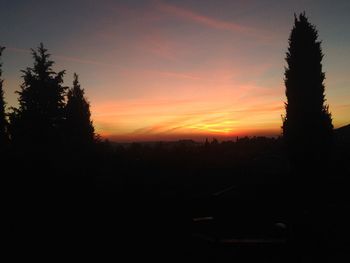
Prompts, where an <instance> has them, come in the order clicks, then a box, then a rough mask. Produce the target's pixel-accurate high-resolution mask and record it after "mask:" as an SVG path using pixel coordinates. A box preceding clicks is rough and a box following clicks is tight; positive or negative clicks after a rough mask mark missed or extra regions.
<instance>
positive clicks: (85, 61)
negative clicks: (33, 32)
mask: <svg viewBox="0 0 350 263" xmlns="http://www.w3.org/2000/svg"><path fill="white" fill-rule="evenodd" d="M6 49H7V50H9V51H12V52H16V53H26V54H31V53H32V52H31V50H29V49H23V48H16V47H8V48H6ZM51 57H52V58H55V59H57V60H62V61H68V62H75V63H79V64H85V65H94V66H106V67H117V68H121V66H119V65H115V64H109V63H105V62H101V61H98V60H92V59H83V58H78V57H71V56H62V55H51Z"/></svg>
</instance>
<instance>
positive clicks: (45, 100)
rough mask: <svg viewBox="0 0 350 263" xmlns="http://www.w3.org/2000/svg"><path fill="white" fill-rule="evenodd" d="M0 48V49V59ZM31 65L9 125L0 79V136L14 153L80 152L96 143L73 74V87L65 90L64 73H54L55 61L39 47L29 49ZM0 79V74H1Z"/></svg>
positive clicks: (10, 114)
mask: <svg viewBox="0 0 350 263" xmlns="http://www.w3.org/2000/svg"><path fill="white" fill-rule="evenodd" d="M2 50H3V48H1V49H0V55H1V51H2ZM32 56H33V59H34V64H33V66H32V67H28V68H26V69H25V70H22V71H21V72H22V73H23V75H22V79H23V82H22V84H21V86H20V90H19V91H17V92H16V93H17V94H18V104H19V106H18V107H16V108H14V107H13V108H11V110H10V113H9V114H8V117H9V118H8V120H9V121H8V122H7V118H6V113H5V102H4V98H3V90H2V83H3V81H2V80H1V79H0V95H1V96H0V136H1V144H4V142H5V141H6V139H7V138H9V139H10V142H11V144H12V145H13V146H14V148H16V149H20V150H22V151H23V150H24V151H27V150H29V151H32V150H35V151H43V150H45V151H46V150H57V149H60V148H63V147H66V148H70V149H81V148H82V147H85V146H88V145H92V144H93V143H94V142H95V141H96V136H95V132H94V127H93V124H92V121H91V114H90V105H89V102H88V101H87V100H86V98H85V95H84V90H83V89H82V88H81V87H80V84H79V82H78V75H77V74H74V82H73V87H72V88H68V87H66V86H64V84H63V82H64V80H63V77H64V75H65V71H64V70H62V71H59V72H56V71H54V70H53V65H54V61H52V60H51V59H50V54H49V53H48V52H47V49H45V48H44V45H43V44H42V43H41V44H40V46H39V47H38V48H37V50H34V49H32ZM0 77H1V71H0Z"/></svg>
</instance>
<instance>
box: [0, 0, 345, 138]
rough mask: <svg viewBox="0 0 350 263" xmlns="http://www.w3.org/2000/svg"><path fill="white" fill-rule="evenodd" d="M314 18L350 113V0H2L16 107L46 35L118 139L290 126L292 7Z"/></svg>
mask: <svg viewBox="0 0 350 263" xmlns="http://www.w3.org/2000/svg"><path fill="white" fill-rule="evenodd" d="M303 11H305V12H306V15H307V16H308V17H309V21H310V22H311V23H312V24H314V25H316V28H317V30H318V31H319V39H320V40H322V49H323V52H324V54H325V56H324V59H323V70H324V71H325V73H326V80H325V85H326V99H327V103H328V104H329V107H330V111H331V112H332V116H333V124H334V126H335V127H340V126H343V125H346V124H349V123H350V76H349V73H350V72H349V70H350V27H349V26H350V16H349V13H350V1H347V0H345V1H340V0H339V1H322V0H317V1H312V0H305V1H297V0H296V1H290V2H288V1H277V0H276V1H272V0H270V1H267V0H266V1H262V0H254V1H253V0H244V1H243V0H240V1H234V0H212V1H209V0H196V1H194V0H177V1H175V0H144V1H142V0H138V1H136V0H114V1H112V0H99V1H95V0H93V1H92V0H60V1H50V0H46V1H41V0H26V1H22V0H0V45H2V46H5V47H6V50H5V52H4V54H3V57H2V63H3V71H4V72H3V77H4V79H5V83H4V85H5V86H4V90H5V99H6V101H7V104H8V107H10V106H17V95H16V94H15V91H16V90H18V89H19V86H20V84H21V83H22V79H21V75H22V74H21V72H20V71H21V70H23V69H25V68H27V67H30V66H32V65H33V59H32V57H31V53H30V48H36V47H37V46H38V45H39V43H40V42H43V43H44V45H45V47H46V48H47V49H48V50H49V53H51V54H52V57H51V58H52V59H53V60H54V61H55V65H54V70H56V71H60V70H62V69H65V70H66V75H65V84H66V85H68V86H72V80H73V74H74V72H76V73H77V74H78V75H79V78H80V82H81V86H82V87H83V88H84V89H85V93H86V96H87V98H88V100H89V102H90V105H91V113H92V119H93V123H94V126H95V129H96V132H97V133H99V134H100V135H101V136H102V137H105V138H109V139H111V140H116V141H144V140H177V139H198V140H202V139H203V138H206V137H208V138H212V137H216V138H219V139H231V138H235V137H236V136H245V135H248V136H253V135H266V136H276V135H279V134H281V125H282V119H281V116H282V115H283V114H284V102H285V101H286V98H285V87H284V69H285V66H286V62H285V53H286V51H287V48H288V37H289V34H290V31H291V29H292V26H293V22H294V13H299V12H303Z"/></svg>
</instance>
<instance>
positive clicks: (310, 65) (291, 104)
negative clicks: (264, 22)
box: [282, 13, 333, 170]
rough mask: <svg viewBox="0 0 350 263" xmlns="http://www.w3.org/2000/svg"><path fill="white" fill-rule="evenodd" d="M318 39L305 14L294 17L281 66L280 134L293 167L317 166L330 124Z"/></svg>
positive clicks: (324, 157) (324, 154)
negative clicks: (284, 65) (282, 109)
mask: <svg viewBox="0 0 350 263" xmlns="http://www.w3.org/2000/svg"><path fill="white" fill-rule="evenodd" d="M322 58H323V54H322V50H321V42H320V41H318V32H317V30H316V28H315V26H314V25H312V24H310V22H309V21H308V19H307V17H306V16H305V13H303V14H300V15H299V18H298V17H297V16H295V21H294V27H293V29H292V31H291V34H290V38H289V48H288V52H287V56H286V61H287V64H288V66H287V68H286V69H285V86H286V96H287V103H286V115H285V117H284V120H283V127H282V129H283V137H284V139H285V142H286V145H287V151H288V155H289V158H290V161H291V164H292V167H294V168H295V169H299V170H300V169H301V168H304V167H308V168H311V169H314V168H316V167H317V166H320V165H321V164H322V163H323V162H324V161H326V160H327V156H328V155H329V152H330V147H331V144H332V134H333V125H332V119H331V114H330V112H329V110H328V105H326V104H325V101H326V100H325V86H324V79H325V73H324V72H323V71H322V63H321V62H322Z"/></svg>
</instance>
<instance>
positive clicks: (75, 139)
mask: <svg viewBox="0 0 350 263" xmlns="http://www.w3.org/2000/svg"><path fill="white" fill-rule="evenodd" d="M84 93H85V92H84V89H82V88H81V87H80V84H79V80H78V75H77V74H75V73H74V80H73V87H72V88H71V89H69V91H68V94H67V105H66V108H65V116H66V120H65V121H66V125H65V127H66V137H67V141H68V143H69V144H70V145H71V146H73V147H74V146H75V147H85V146H88V145H91V144H92V143H93V142H94V140H95V134H94V126H93V124H92V121H91V113H90V104H89V102H88V101H87V99H86V98H85V95H84Z"/></svg>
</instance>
